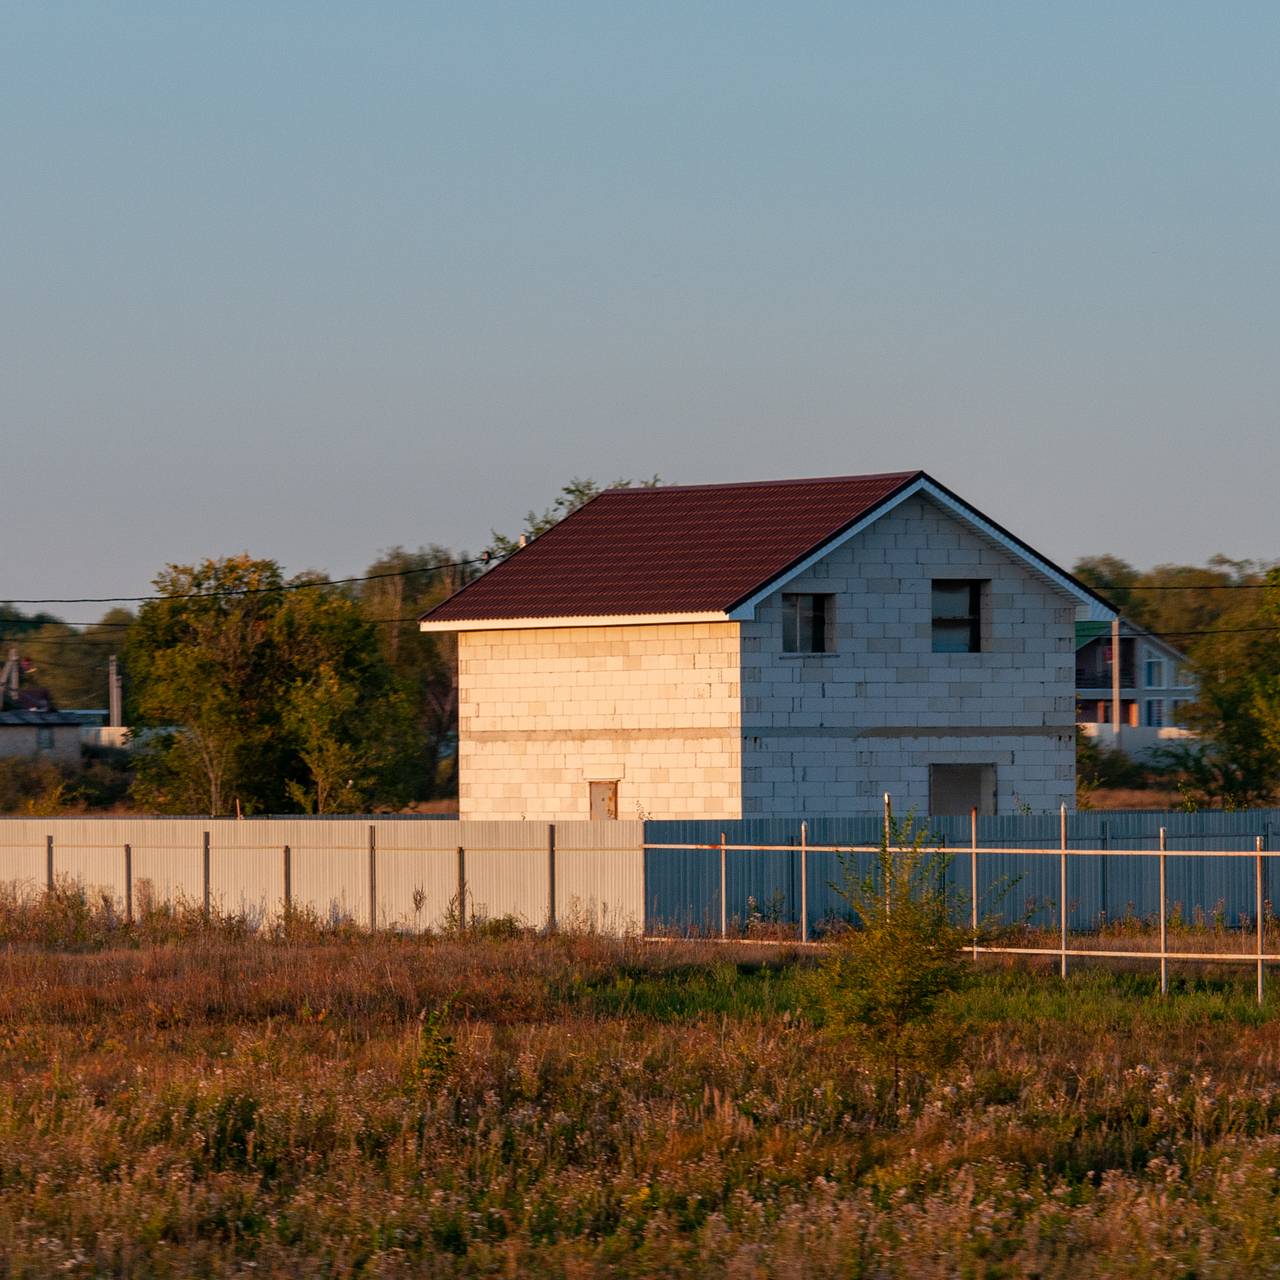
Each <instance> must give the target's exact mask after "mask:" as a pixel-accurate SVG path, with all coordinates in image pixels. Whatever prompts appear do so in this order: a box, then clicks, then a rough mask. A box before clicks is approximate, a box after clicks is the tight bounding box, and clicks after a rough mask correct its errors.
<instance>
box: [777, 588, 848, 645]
mask: <svg viewBox="0 0 1280 1280" xmlns="http://www.w3.org/2000/svg"><path fill="white" fill-rule="evenodd" d="M834 616H835V608H834V606H833V602H832V597H831V596H830V595H788V594H784V595H783V597H782V652H783V653H830V652H831V651H832V643H831V639H832V636H831V630H832V628H831V624H832V622H833V621H834Z"/></svg>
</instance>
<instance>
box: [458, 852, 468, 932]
mask: <svg viewBox="0 0 1280 1280" xmlns="http://www.w3.org/2000/svg"><path fill="white" fill-rule="evenodd" d="M466 927H467V853H466V850H465V849H464V848H463V847H462V845H459V846H458V928H459V929H465V928H466Z"/></svg>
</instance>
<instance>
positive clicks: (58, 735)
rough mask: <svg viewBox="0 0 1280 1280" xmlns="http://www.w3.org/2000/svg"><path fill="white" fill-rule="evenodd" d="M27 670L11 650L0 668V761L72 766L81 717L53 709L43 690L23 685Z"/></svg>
mask: <svg viewBox="0 0 1280 1280" xmlns="http://www.w3.org/2000/svg"><path fill="white" fill-rule="evenodd" d="M29 668H30V664H29V663H26V662H25V661H24V660H23V659H21V658H20V657H19V656H18V653H17V650H15V649H11V650H10V651H9V657H8V660H7V661H6V662H5V664H4V666H3V668H0V759H2V758H5V757H14V756H32V757H38V756H48V757H50V758H52V759H55V760H60V761H64V762H66V763H68V764H71V763H75V762H76V761H78V760H79V759H80V727H81V725H82V724H83V717H82V716H81V715H79V714H77V713H75V712H67V711H59V710H57V708H56V707H55V706H54V702H53V699H52V698H51V697H50V696H49V691H48V690H47V689H41V688H38V687H37V686H35V685H23V684H22V676H23V674H24V672H26V671H27V670H28V669H29Z"/></svg>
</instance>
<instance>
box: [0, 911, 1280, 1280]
mask: <svg viewBox="0 0 1280 1280" xmlns="http://www.w3.org/2000/svg"><path fill="white" fill-rule="evenodd" d="M810 966H811V961H810V960H809V959H807V958H806V957H804V956H801V955H800V954H799V953H797V952H793V951H790V950H788V949H786V948H785V947H782V948H780V947H764V946H753V945H752V944H750V943H745V944H742V945H741V946H735V947H733V948H718V947H717V946H715V945H714V944H710V943H701V944H700V943H671V944H665V945H646V944H644V943H641V942H638V941H626V940H608V939H604V938H600V937H593V936H588V935H582V936H560V937H554V938H537V937H533V936H531V935H528V934H526V933H523V932H521V931H520V930H517V929H514V928H507V929H490V930H487V931H485V936H468V935H461V936H451V937H436V938H424V939H419V938H397V937H390V936H383V937H374V938H370V937H366V936H358V935H356V934H353V933H347V932H344V931H343V930H341V929H327V928H324V927H321V926H320V925H318V924H316V923H315V922H314V921H305V920H302V921H290V922H288V923H286V925H285V926H283V927H281V928H279V929H277V930H275V931H274V932H273V933H272V934H270V935H269V936H268V935H264V934H260V933H255V932H254V931H253V930H251V929H249V928H248V927H247V926H246V925H245V923H244V922H243V921H235V920H220V921H214V922H212V923H211V924H206V923H205V922H203V921H202V920H201V919H199V918H198V917H197V916H195V915H190V916H183V915H181V914H173V913H170V914H168V915H164V916H155V917H150V918H148V919H145V920H143V921H142V922H140V923H139V924H137V925H134V926H126V925H124V924H123V923H122V922H120V921H119V920H118V919H115V918H113V917H110V915H109V913H104V912H103V911H101V910H95V909H94V908H93V907H92V906H91V905H90V904H87V903H85V902H84V901H83V899H81V898H79V897H78V896H77V895H76V894H73V893H70V892H66V893H61V894H58V895H55V896H54V897H53V898H50V899H46V900H42V901H40V902H39V903H33V904H30V905H26V906H23V905H21V904H18V903H16V902H12V901H10V902H6V903H3V904H0V1072H2V1073H3V1079H4V1082H5V1087H4V1089H3V1091H0V1269H2V1270H3V1272H4V1273H5V1274H7V1275H15V1276H45V1275H50V1274H55V1273H56V1274H60V1275H72V1276H74V1275H83V1276H91V1275H92V1276H101V1275H121V1276H124V1275H128V1276H136V1275H155V1276H197V1275H199V1276H204V1275H209V1274H233V1275H256V1276H264V1275H286V1274H287V1275H290V1276H294V1277H302V1276H311V1275H326V1276H401V1275H405V1276H408V1275H415V1276H420V1275H421V1276H482V1275H483V1276H489V1275H492V1276H532V1277H539V1276H566V1277H589V1276H596V1275H619V1276H672V1277H675V1276H689V1275H706V1276H723V1277H741V1278H744V1280H745V1278H747V1277H772V1276H785V1277H801V1276H803V1277H837V1276H839V1277H861V1276H866V1277H872V1276H876V1277H879V1276H901V1277H933V1276H968V1277H996V1276H1008V1277H1027V1276H1039V1277H1046V1278H1047V1277H1060V1276H1063V1277H1065V1276H1070V1277H1072V1278H1073V1280H1083V1278H1085V1277H1092V1276H1106V1277H1126V1276H1132V1277H1138V1276H1143V1277H1145V1276H1151V1275H1176V1276H1188V1277H1189V1276H1196V1277H1212V1276H1224V1277H1225V1276H1238V1275H1241V1274H1246V1273H1253V1274H1262V1275H1266V1274H1280V1230H1278V1226H1280V1004H1278V1005H1276V1006H1271V1005H1268V1006H1267V1007H1265V1008H1263V1009H1261V1010H1259V1009H1258V1008H1257V1007H1256V1006H1255V1005H1254V1004H1253V1003H1252V992H1251V987H1250V985H1249V979H1248V977H1247V976H1241V977H1232V976H1231V975H1223V976H1221V977H1219V976H1216V975H1203V974H1201V975H1200V976H1198V977H1196V976H1194V975H1192V974H1187V975H1184V976H1182V977H1181V978H1180V980H1179V981H1178V982H1176V983H1175V991H1174V993H1173V995H1172V997H1171V998H1170V999H1169V1000H1167V1001H1161V1000H1160V999H1159V998H1158V996H1157V995H1156V994H1155V988H1154V983H1153V980H1152V978H1151V977H1150V976H1149V975H1145V974H1142V975H1139V974H1125V973H1118V972H1113V971H1103V970H1100V969H1094V970H1091V971H1088V972H1081V973H1079V974H1077V975H1075V976H1073V977H1072V978H1071V979H1069V980H1068V982H1066V983H1065V984H1064V983H1062V982H1060V981H1059V980H1058V979H1056V978H1055V977H1052V976H1049V975H1048V974H1046V973H1032V972H1028V971H1025V970H1015V969H1011V968H1003V967H1001V968H994V967H993V968H989V969H985V970H983V971H982V972H981V973H979V974H978V975H976V976H975V978H974V981H973V982H972V983H971V984H970V985H969V986H968V987H967V988H966V990H965V991H964V992H962V993H961V995H960V996H959V997H957V1005H956V1009H955V1012H956V1014H957V1015H958V1016H959V1017H960V1018H961V1019H962V1021H963V1025H964V1027H965V1028H966V1047H965V1052H964V1054H963V1056H962V1058H961V1060H960V1062H959V1063H958V1064H957V1065H955V1066H953V1067H949V1068H947V1069H946V1070H945V1071H943V1072H942V1073H940V1074H938V1075H936V1076H931V1077H928V1078H916V1079H913V1080H911V1081H909V1082H908V1087H907V1088H906V1089H905V1091H904V1093H903V1095H902V1096H901V1097H900V1099H899V1104H898V1106H897V1107H896V1109H895V1108H894V1107H893V1106H892V1103H891V1093H890V1090H889V1088H888V1082H887V1081H886V1080H885V1079H883V1078H880V1077H879V1076H877V1074H876V1073H875V1072H874V1071H872V1070H869V1069H868V1068H867V1067H866V1066H865V1065H864V1064H863V1063H861V1062H860V1061H858V1060H857V1058H856V1057H855V1056H854V1055H853V1054H852V1053H851V1052H849V1050H848V1049H847V1047H846V1046H844V1045H842V1044H841V1043H840V1042H839V1041H838V1040H836V1039H834V1038H833V1037H831V1036H830V1035H829V1034H827V1033H826V1032H825V1031H824V1030H823V1028H822V1027H820V1026H818V1025H816V1022H815V1019H814V1017H813V1015H812V1014H811V1012H810V1010H811V1007H812V1006H811V1003H810V999H809V990H808V988H809V983H810V975H811V973H812V969H811V967H810Z"/></svg>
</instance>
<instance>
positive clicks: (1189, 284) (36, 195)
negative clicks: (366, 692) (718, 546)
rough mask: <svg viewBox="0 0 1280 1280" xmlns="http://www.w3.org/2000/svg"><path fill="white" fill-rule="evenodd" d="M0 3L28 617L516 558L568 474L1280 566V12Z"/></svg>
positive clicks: (9, 280) (1072, 548) (9, 312)
mask: <svg viewBox="0 0 1280 1280" xmlns="http://www.w3.org/2000/svg"><path fill="white" fill-rule="evenodd" d="M0 16H2V17H3V23H2V24H0V155H2V156H3V165H4V170H3V172H4V185H3V194H2V196H0V244H2V245H3V251H2V252H0V298H2V302H3V305H2V306H0V414H2V415H3V419H2V421H3V449H2V450H0V479H2V483H3V489H2V490H0V492H2V493H3V500H2V503H0V510H2V511H3V515H2V516H0V532H2V545H3V548H4V557H3V560H4V563H3V568H2V570H0V599H3V598H12V597H29V596H45V595H94V596H97V595H106V594H111V593H114V592H129V593H133V592H141V591H144V590H146V589H147V584H148V582H149V580H150V578H151V576H152V575H153V574H154V573H155V572H156V571H157V570H158V569H159V568H160V567H161V566H162V565H163V564H164V563H165V562H167V561H171V560H172V561H189V560H191V559H193V558H199V557H203V556H206V555H220V554H226V553H229V552H234V551H238V550H242V549H248V550H249V551H251V552H253V553H254V554H255V555H263V556H272V557H276V558H278V559H280V560H281V561H283V562H284V564H285V565H286V567H287V568H288V569H289V570H290V571H293V570H298V569H302V568H306V567H316V568H323V569H327V570H329V571H331V572H333V573H353V572H359V571H360V570H361V569H362V568H363V566H364V565H365V564H367V563H368V561H369V560H370V559H371V558H372V557H373V556H374V555H375V554H376V553H377V552H378V551H379V549H380V548H382V547H385V546H388V545H390V544H394V543H405V544H409V545H417V544H419V543H424V542H431V541H438V542H445V543H451V544H453V545H455V546H467V547H470V548H476V547H479V546H480V545H482V544H483V542H484V541H485V539H486V537H487V534H488V530H489V528H490V527H491V526H495V525H496V526H498V527H500V528H505V529H510V528H514V527H516V526H517V525H518V524H519V521H520V517H521V516H522V514H523V512H524V511H525V510H526V509H528V508H529V507H531V506H542V505H545V503H546V502H547V501H549V500H550V498H551V497H552V496H553V494H554V491H555V490H556V489H557V488H558V487H559V485H560V484H561V483H563V482H564V481H565V480H567V479H568V478H569V477H570V476H571V475H574V474H578V475H591V476H595V477H597V478H600V479H610V478H613V477H615V476H619V475H631V476H638V475H647V474H652V473H654V472H658V473H660V474H661V475H662V476H663V477H664V478H665V479H668V480H672V481H685V482H693V481H713V480H736V479H757V478H765V477H774V476H788V475H823V474H840V473H849V472H858V471H876V470H891V469H892V470H896V469H900V468H909V467H916V466H921V467H924V468H926V469H928V470H930V471H932V472H933V473H934V474H935V475H936V476H937V477H938V478H939V479H941V480H942V481H943V482H944V483H946V484H949V485H950V486H951V487H953V488H955V489H957V490H958V491H959V492H961V493H962V494H963V495H964V496H966V497H967V498H969V499H970V500H971V501H973V502H975V503H976V504H977V505H979V506H980V507H982V508H983V509H985V510H986V511H988V512H989V513H990V514H991V515H992V516H994V517H995V518H997V519H999V520H1001V521H1002V522H1004V523H1005V524H1007V525H1008V526H1010V527H1011V528H1012V529H1013V530H1014V531H1015V532H1017V533H1018V534H1020V535H1021V536H1023V537H1024V538H1026V539H1027V540H1028V541H1030V542H1031V543H1032V544H1034V545H1035V546H1037V547H1038V548H1039V549H1040V550H1042V551H1044V552H1045V553H1046V554H1048V555H1050V556H1052V557H1054V558H1057V559H1059V560H1061V561H1065V562H1070V561H1071V560H1073V559H1074V558H1075V557H1076V556H1078V555H1081V554H1087V553H1094V552H1101V551H1112V552H1115V553H1118V554H1120V555H1124V556H1126V557H1127V558H1129V559H1132V560H1134V561H1135V562H1136V563H1138V564H1141V565H1146V564H1150V563H1154V562H1156V561H1161V560H1190V561H1200V560H1203V559H1204V558H1205V557H1206V556H1208V555H1210V554H1212V553H1214V552H1217V551H1222V552H1225V553H1227V554H1230V555H1233V556H1241V557H1245V556H1251V557H1262V558H1268V559H1270V558H1274V557H1278V556H1280V516H1278V514H1277V510H1276V494H1277V480H1278V479H1280V429H1278V423H1277V407H1278V405H1280V358H1278V352H1280V314H1278V301H1277V300H1278V298H1280V287H1278V286H1280V280H1278V279H1277V275H1278V272H1277V267H1278V265H1280V232H1278V228H1280V216H1278V215H1280V200H1278V196H1280V163H1278V159H1280V157H1278V156H1277V150H1278V142H1277V140H1278V139H1280V127H1278V126H1280V112H1278V108H1280V75H1278V74H1277V66H1280V8H1278V7H1277V6H1275V5H1274V4H1250V3H1239V4H1233V5H1229V6H1211V5H1206V4H1195V5H1191V4H1183V3H1160V4H1156V3H1130V4H1119V5H1117V4H1115V3H1114V0H1112V2H1110V3H1106V4H1095V3H1075V4H1061V3H1055V4H1047V3H1046V4H1039V3H1034V4H1027V3H1009V4H1000V5H996V4H986V5H961V4H955V3H946V4H942V3H937V4H925V3H888V2H885V3H875V4H850V3H841V4H824V5H819V4H800V5H780V4H771V5H762V4H756V3H748V2H745V0H735V3H732V4H729V3H721V4H717V5H711V4H705V3H698V2H696V0H681V2H680V3H673V4H658V3H652V4H632V5H620V4H600V3H598V2H597V3H582V4H563V3H554V2H553V0H538V2H537V3H533V2H531V3H528V4H489V3H476V2H474V0H472V2H468V3H466V4H455V5H443V4H429V3H425V2H424V0H417V2H415V3H411V4H410V3H405V4H396V3H373V4H356V3H345V4H340V3H324V2H323V0H308V2H307V3H305V4H304V3H288V2H286V0H270V2H269V3H262V0H255V2H254V3H236V2H234V0H216V3H204V2H200V0H182V2H181V3H177V4H175V3H171V2H169V3H159V2H157V3H151V4H143V3H127V2H121V3H105V2H104V0H92V2H91V3H64V2H62V0H33V2H31V3H0ZM64 612H65V613H66V615H67V616H72V614H73V613H74V612H75V611H74V610H65V611H64ZM90 616H96V613H95V611H92V610H91V611H90Z"/></svg>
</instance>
